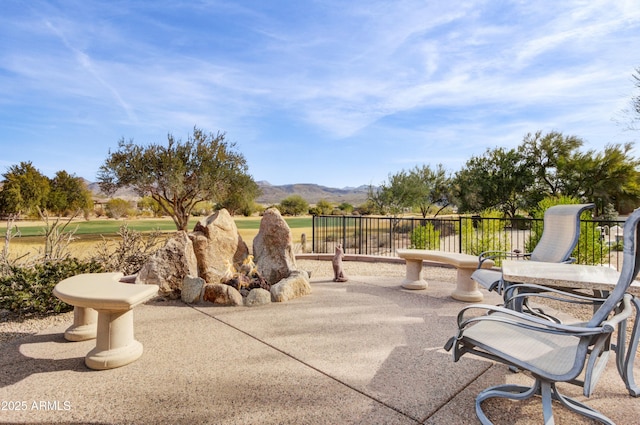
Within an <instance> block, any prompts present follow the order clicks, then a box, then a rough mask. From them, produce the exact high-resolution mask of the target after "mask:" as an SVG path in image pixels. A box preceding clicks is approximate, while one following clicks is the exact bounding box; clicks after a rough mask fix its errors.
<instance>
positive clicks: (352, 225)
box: [312, 215, 624, 268]
mask: <svg viewBox="0 0 640 425" xmlns="http://www.w3.org/2000/svg"><path fill="white" fill-rule="evenodd" d="M623 225H624V221H608V222H599V221H595V220H583V221H581V232H580V233H581V236H580V241H579V243H578V246H577V247H576V251H575V252H574V254H573V255H574V256H575V257H576V258H577V262H578V263H581V264H608V265H611V266H614V267H616V268H619V266H620V265H621V261H622V252H621V251H622V227H623ZM542 227H543V221H542V220H541V219H529V218H514V219H503V218H481V217H479V216H463V217H442V218H425V219H423V218H414V217H411V218H400V217H369V216H337V215H336V216H334V215H331V216H322V215H321V216H314V217H313V230H312V233H313V235H312V249H313V252H314V253H333V252H334V250H335V246H336V244H338V243H340V244H342V247H343V249H344V252H345V254H353V255H371V256H396V250H398V249H405V248H418V249H432V250H439V251H448V252H462V253H467V254H472V255H478V254H480V253H481V252H484V251H493V250H495V251H519V252H531V250H533V248H534V247H535V245H536V243H537V241H538V240H539V238H540V236H541V235H542Z"/></svg>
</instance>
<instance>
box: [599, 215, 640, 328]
mask: <svg viewBox="0 0 640 425" xmlns="http://www.w3.org/2000/svg"><path fill="white" fill-rule="evenodd" d="M639 224H640V208H638V209H637V210H635V211H634V212H633V213H632V214H631V215H630V216H629V218H627V220H626V221H625V223H624V248H623V249H624V251H623V256H622V269H621V270H620V277H619V278H618V283H617V284H616V287H615V289H614V290H613V291H611V293H610V294H609V296H608V297H607V299H606V301H605V302H604V303H603V304H602V305H601V306H600V308H599V309H598V310H597V311H596V312H595V314H594V315H593V317H592V318H591V320H590V321H589V323H588V324H587V326H598V325H599V324H600V323H602V321H604V320H605V319H606V318H607V316H608V315H609V313H611V311H612V310H613V309H614V308H615V307H616V306H617V305H618V303H619V302H620V300H622V297H623V296H624V294H625V292H627V289H628V288H629V285H631V283H632V282H633V281H634V279H635V278H636V276H637V275H638V271H639V270H640V252H638V242H640V225H639Z"/></svg>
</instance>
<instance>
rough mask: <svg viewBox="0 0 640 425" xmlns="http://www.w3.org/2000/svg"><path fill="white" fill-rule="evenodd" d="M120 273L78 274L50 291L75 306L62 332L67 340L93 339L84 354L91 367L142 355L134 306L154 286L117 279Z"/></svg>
mask: <svg viewBox="0 0 640 425" xmlns="http://www.w3.org/2000/svg"><path fill="white" fill-rule="evenodd" d="M121 277H122V274H121V273H86V274H79V275H76V276H73V277H70V278H68V279H65V280H63V281H62V282H59V283H58V284H57V285H56V286H55V288H54V289H53V294H54V295H55V296H56V297H58V298H59V299H61V300H62V301H64V302H65V303H67V304H70V305H72V306H74V314H73V316H74V320H73V325H71V327H69V329H67V331H66V332H65V338H66V339H67V340H69V341H83V340H87V339H92V338H96V346H95V348H94V349H93V350H91V351H90V352H89V354H87V356H86V357H85V364H86V365H87V367H89V368H91V369H98V370H102V369H113V368H115V367H120V366H124V365H126V364H129V363H131V362H133V361H135V360H136V359H138V358H139V357H140V356H141V355H142V344H140V342H138V341H136V340H135V339H134V336H133V308H134V307H136V306H137V305H139V304H141V303H143V302H145V301H147V300H149V299H151V298H153V297H154V296H155V295H156V294H157V293H158V289H159V288H158V286H157V285H132V284H129V283H122V282H119V279H120V278H121Z"/></svg>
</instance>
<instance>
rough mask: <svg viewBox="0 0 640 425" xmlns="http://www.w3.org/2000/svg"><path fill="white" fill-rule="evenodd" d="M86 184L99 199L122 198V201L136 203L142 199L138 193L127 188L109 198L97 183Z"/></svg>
mask: <svg viewBox="0 0 640 425" xmlns="http://www.w3.org/2000/svg"><path fill="white" fill-rule="evenodd" d="M83 180H84V179H83ZM85 183H86V184H87V187H88V188H89V190H90V191H91V193H93V196H94V197H95V198H98V199H109V198H120V199H126V200H127V201H135V200H138V199H140V197H139V196H138V194H137V193H135V192H134V191H133V190H132V189H129V188H126V187H125V188H122V189H118V190H116V193H114V194H113V195H111V196H107V195H105V194H104V193H102V191H101V190H100V186H99V185H98V183H95V182H94V183H91V182H89V181H87V180H85Z"/></svg>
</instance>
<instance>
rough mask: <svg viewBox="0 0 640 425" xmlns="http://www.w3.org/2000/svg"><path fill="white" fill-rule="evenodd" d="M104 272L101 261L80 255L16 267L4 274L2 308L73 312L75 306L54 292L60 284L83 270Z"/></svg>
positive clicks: (25, 312)
mask: <svg viewBox="0 0 640 425" xmlns="http://www.w3.org/2000/svg"><path fill="white" fill-rule="evenodd" d="M102 271H103V269H102V266H101V265H100V264H98V263H97V262H94V261H80V260H78V259H77V258H68V259H65V260H61V261H49V262H44V263H39V264H36V265H34V266H32V267H18V266H12V267H10V270H9V273H8V274H6V275H3V276H2V277H0V308H4V309H7V310H9V311H12V312H15V313H19V314H20V315H33V314H50V313H62V312H65V311H71V310H72V309H73V306H70V305H68V304H66V303H64V302H62V301H60V300H59V299H58V298H56V297H55V296H54V295H53V293H52V291H53V288H54V287H55V286H56V284H57V283H58V282H60V281H61V280H64V279H66V278H68V277H71V276H74V275H77V274H80V273H99V272H102Z"/></svg>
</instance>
